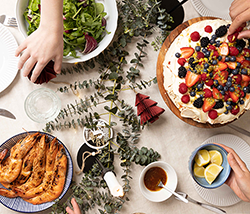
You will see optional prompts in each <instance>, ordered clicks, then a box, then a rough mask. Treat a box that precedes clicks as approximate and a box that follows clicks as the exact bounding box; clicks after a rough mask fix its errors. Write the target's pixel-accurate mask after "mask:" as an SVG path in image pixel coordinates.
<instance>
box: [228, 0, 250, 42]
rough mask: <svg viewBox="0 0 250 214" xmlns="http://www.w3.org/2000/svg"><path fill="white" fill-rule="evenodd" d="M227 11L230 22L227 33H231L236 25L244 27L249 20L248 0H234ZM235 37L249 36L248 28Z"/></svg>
mask: <svg viewBox="0 0 250 214" xmlns="http://www.w3.org/2000/svg"><path fill="white" fill-rule="evenodd" d="M229 11H230V12H229V15H230V16H231V19H232V24H231V26H230V27H229V29H228V34H233V33H234V32H235V31H236V29H237V28H238V27H245V25H246V22H247V21H249V20H250V0H234V1H233V3H232V4H231V7H230V8H229ZM237 38H238V39H242V38H250V30H243V31H241V32H240V33H239V35H238V37H237Z"/></svg>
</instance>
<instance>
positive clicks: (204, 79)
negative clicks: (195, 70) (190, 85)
mask: <svg viewBox="0 0 250 214" xmlns="http://www.w3.org/2000/svg"><path fill="white" fill-rule="evenodd" d="M206 79H207V75H206V74H205V73H203V74H202V75H201V80H202V81H204V82H205V81H206Z"/></svg>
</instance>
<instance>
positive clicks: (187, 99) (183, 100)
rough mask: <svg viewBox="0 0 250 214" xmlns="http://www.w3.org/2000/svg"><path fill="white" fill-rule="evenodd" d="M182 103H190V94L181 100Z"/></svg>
mask: <svg viewBox="0 0 250 214" xmlns="http://www.w3.org/2000/svg"><path fill="white" fill-rule="evenodd" d="M181 101H182V102H183V103H188V102H189V101H190V97H189V95H188V94H186V95H183V96H182V98H181Z"/></svg>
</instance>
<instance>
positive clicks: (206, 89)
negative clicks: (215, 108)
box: [203, 88, 213, 98]
mask: <svg viewBox="0 0 250 214" xmlns="http://www.w3.org/2000/svg"><path fill="white" fill-rule="evenodd" d="M203 91H204V92H205V94H204V97H205V98H209V97H212V96H213V93H212V91H211V90H210V89H208V88H205V89H204V90H203Z"/></svg>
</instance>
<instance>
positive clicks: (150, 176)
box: [144, 167, 167, 191]
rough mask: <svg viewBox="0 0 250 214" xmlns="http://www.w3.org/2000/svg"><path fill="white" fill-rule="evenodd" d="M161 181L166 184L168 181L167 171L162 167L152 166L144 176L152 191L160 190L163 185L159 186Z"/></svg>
mask: <svg viewBox="0 0 250 214" xmlns="http://www.w3.org/2000/svg"><path fill="white" fill-rule="evenodd" d="M160 181H161V182H162V183H163V184H164V185H165V184H166V183H167V173H166V172H165V170H163V169H162V168H160V167H152V168H150V169H149V170H148V171H147V172H146V173H145V176H144V184H145V186H146V187H147V189H149V190H150V191H159V190H161V189H162V187H158V184H159V183H160Z"/></svg>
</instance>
